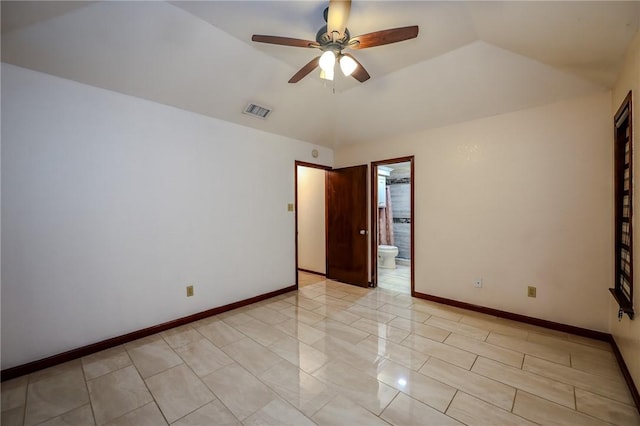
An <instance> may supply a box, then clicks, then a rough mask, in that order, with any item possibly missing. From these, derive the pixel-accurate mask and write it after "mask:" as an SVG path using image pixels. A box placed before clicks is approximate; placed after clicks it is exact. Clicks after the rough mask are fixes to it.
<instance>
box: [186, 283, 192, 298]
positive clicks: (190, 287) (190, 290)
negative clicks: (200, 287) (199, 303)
mask: <svg viewBox="0 0 640 426" xmlns="http://www.w3.org/2000/svg"><path fill="white" fill-rule="evenodd" d="M191 296H193V286H192V285H188V286H187V297H191Z"/></svg>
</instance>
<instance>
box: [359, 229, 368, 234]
mask: <svg viewBox="0 0 640 426" xmlns="http://www.w3.org/2000/svg"><path fill="white" fill-rule="evenodd" d="M367 234H368V232H367V230H366V229H361V230H360V235H367Z"/></svg>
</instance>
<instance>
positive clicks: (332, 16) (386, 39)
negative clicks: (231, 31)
mask: <svg viewBox="0 0 640 426" xmlns="http://www.w3.org/2000/svg"><path fill="white" fill-rule="evenodd" d="M350 11H351V1H350V0H346V1H345V0H330V1H329V7H327V8H326V9H325V10H324V20H325V22H326V23H327V25H325V26H323V27H322V28H320V30H318V33H317V34H316V41H311V40H301V39H298V38H290V37H279V36H269V35H258V34H254V35H253V36H252V37H251V40H252V41H256V42H260V43H270V44H279V45H282V46H293V47H307V48H313V49H320V50H321V51H323V52H324V53H323V54H322V55H320V56H317V57H315V58H313V59H312V60H311V61H310V62H309V63H308V64H306V65H305V66H304V67H302V68H301V69H300V71H298V72H297V73H295V75H294V76H293V77H291V79H289V83H297V82H298V81H300V80H302V79H303V78H304V77H305V76H306V75H307V74H309V73H310V72H311V71H313V70H314V69H316V68H317V67H318V66H320V69H321V71H320V77H321V78H324V79H326V80H333V73H334V67H335V63H336V61H337V62H338V63H339V64H340V69H341V70H342V73H343V74H344V75H345V76H349V75H351V76H353V77H354V78H355V79H356V80H358V81H359V82H361V83H362V82H364V81H367V80H368V79H369V78H370V75H369V73H368V72H367V70H366V69H364V67H363V66H362V64H361V63H360V62H358V60H357V59H356V58H354V57H353V56H352V55H350V54H349V53H342V51H343V50H344V49H346V48H351V49H366V48H369V47H376V46H382V45H385V44H391V43H397V42H399V41H404V40H409V39H412V38H416V37H417V36H418V26H417V25H413V26H409V27H401V28H392V29H388V30H382V31H375V32H373V33H368V34H363V35H359V36H356V37H351V34H349V30H348V29H347V20H348V19H349V12H350Z"/></svg>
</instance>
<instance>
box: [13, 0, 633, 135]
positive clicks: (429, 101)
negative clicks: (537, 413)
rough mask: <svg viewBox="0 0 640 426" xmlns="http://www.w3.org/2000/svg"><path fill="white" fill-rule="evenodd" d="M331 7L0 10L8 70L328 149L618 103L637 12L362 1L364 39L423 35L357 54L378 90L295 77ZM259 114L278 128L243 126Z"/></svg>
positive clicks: (358, 25) (235, 4)
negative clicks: (610, 96) (414, 29)
mask: <svg viewBox="0 0 640 426" xmlns="http://www.w3.org/2000/svg"><path fill="white" fill-rule="evenodd" d="M327 4H328V2H327V1H193V2H191V1H177V2H160V1H148V2H136V1H134V2H129V1H113V2H111V1H107V2H76V1H72V2H57V1H44V2H30V1H18V2H11V1H2V4H1V7H2V61H3V62H7V63H11V64H15V65H18V66H21V67H25V68H30V69H34V70H37V71H42V72H45V73H49V74H53V75H56V76H60V77H63V78H67V79H71V80H75V81H78V82H81V83H85V84H89V85H92V86H97V87H101V88H105V89H109V90H114V91H117V92H121V93H124V94H128V95H132V96H136V97H140V98H144V99H149V100H152V101H156V102H160V103H163V104H167V105H172V106H175V107H178V108H182V109H185V110H189V111H193V112H196V113H200V114H204V115H208V116H211V117H216V118H219V119H222V120H226V121H230V122H234V123H238V124H241V125H245V126H250V127H254V128H257V129H261V130H265V131H268V132H273V133H277V134H281V135H285V136H290V137H294V138H297V139H301V140H305V141H309V142H312V143H317V144H320V145H325V146H333V147H335V146H339V145H341V144H348V143H364V142H375V141H376V140H378V139H380V138H388V137H390V136H392V135H394V134H398V133H403V132H415V131H419V130H422V129H425V128H431V127H439V126H444V125H448V124H453V123H457V122H462V121H467V120H471V119H475V118H480V117H486V116H490V115H495V114H500V113H504V112H509V111H514V110H518V109H523V108H529V107H533V106H537V105H543V104H546V103H551V102H556V101H559V100H562V99H567V98H571V97H576V96H583V95H588V94H592V93H597V92H601V91H605V90H608V89H610V88H611V87H612V85H613V84H614V82H615V78H616V76H617V74H618V72H619V70H620V68H621V66H622V62H623V60H624V55H625V52H626V49H627V47H628V46H629V43H630V42H631V40H632V39H633V37H634V35H635V34H636V33H637V31H638V28H639V24H640V2H637V1H631V2H629V1H622V2H616V1H590V2H562V1H550V2H527V1H513V2H509V1H507V2H483V1H469V2H463V1H459V2H452V1H408V2H402V1H358V0H354V1H353V4H352V10H351V15H350V18H349V21H348V28H349V31H350V32H351V34H352V36H353V35H358V34H364V33H369V32H372V31H377V30H381V29H387V28H394V27H401V26H407V25H419V27H420V33H419V35H418V37H417V38H416V39H413V40H409V41H404V42H401V43H397V44H392V45H386V46H380V47H375V48H371V49H364V50H353V51H351V53H352V54H353V55H354V56H355V57H356V58H357V59H358V60H359V61H360V62H361V63H362V64H363V65H364V66H365V67H366V69H367V70H368V72H369V73H370V74H371V79H370V80H368V81H366V82H365V83H358V82H357V81H356V80H354V79H352V78H345V77H343V76H341V75H340V72H336V79H335V81H334V82H327V81H325V80H321V79H320V78H319V76H318V72H313V73H312V74H310V75H308V76H307V77H305V78H304V79H303V80H302V81H300V82H299V83H297V84H289V83H287V81H288V80H289V78H290V77H291V76H292V75H293V74H294V73H295V72H296V71H297V70H298V69H300V68H301V67H302V66H303V65H304V64H306V63H307V62H309V60H311V59H312V58H313V57H314V56H317V55H318V51H317V50H314V49H305V48H294V47H284V46H277V45H267V44H260V43H253V42H251V35H252V34H268V35H280V36H287V37H294V38H300V39H309V40H314V39H315V34H316V32H317V31H318V29H319V28H320V27H321V26H322V25H323V24H324V20H323V17H322V12H323V10H324V8H325V7H326V6H327ZM249 102H254V103H258V104H261V105H264V106H267V107H270V108H272V109H273V112H272V114H271V116H270V117H269V119H267V120H258V119H255V118H252V117H249V116H247V115H244V114H242V111H243V109H244V107H245V106H246V105H247V103H249Z"/></svg>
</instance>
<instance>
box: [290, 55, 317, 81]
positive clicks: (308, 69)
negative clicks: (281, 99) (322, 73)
mask: <svg viewBox="0 0 640 426" xmlns="http://www.w3.org/2000/svg"><path fill="white" fill-rule="evenodd" d="M319 64H320V56H318V57H315V58H313V59H312V60H311V61H309V63H308V64H307V65H305V66H304V67H302V68H300V71H298V72H297V73H295V75H294V76H293V77H291V78H290V79H289V83H297V82H299V81H300V80H302V79H303V78H305V77H306V76H307V74H309V73H310V72H311V71H313V70H315V69H316V68H318V65H319Z"/></svg>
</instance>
